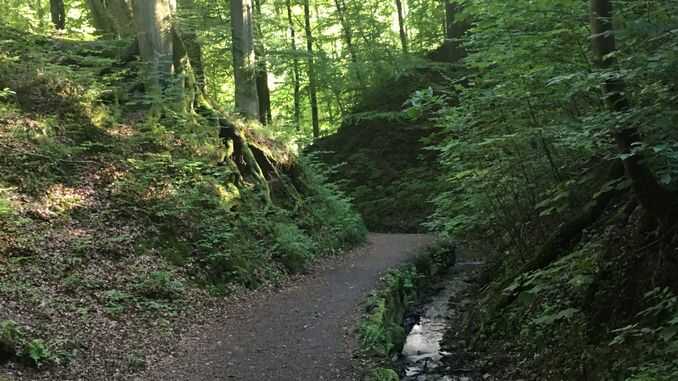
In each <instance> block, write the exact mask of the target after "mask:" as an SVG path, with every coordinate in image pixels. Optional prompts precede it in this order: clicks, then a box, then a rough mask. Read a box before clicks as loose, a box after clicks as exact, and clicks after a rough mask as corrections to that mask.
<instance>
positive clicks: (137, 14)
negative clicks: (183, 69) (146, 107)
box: [132, 0, 178, 103]
mask: <svg viewBox="0 0 678 381" xmlns="http://www.w3.org/2000/svg"><path fill="white" fill-rule="evenodd" d="M132 7H133V9H134V25H135V29H136V32H137V40H138V42H139V53H140V55H141V59H142V61H143V62H144V69H145V70H144V72H145V78H146V83H147V87H148V89H147V90H148V91H147V93H149V94H151V95H152V96H153V97H154V98H155V102H156V103H158V102H159V101H160V102H162V101H164V100H161V99H160V98H161V97H165V96H170V97H176V96H177V95H178V94H176V93H174V94H172V92H171V91H168V90H170V89H171V86H170V85H171V84H172V82H173V78H172V77H173V75H174V68H175V66H174V62H175V57H174V35H173V22H174V20H173V18H174V15H175V12H176V0H133V1H132ZM172 87H173V86H172ZM176 100H178V99H174V100H173V101H176Z"/></svg>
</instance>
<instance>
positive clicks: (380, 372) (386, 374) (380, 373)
mask: <svg viewBox="0 0 678 381" xmlns="http://www.w3.org/2000/svg"><path fill="white" fill-rule="evenodd" d="M398 380H400V377H399V376H398V373H396V372H395V371H394V370H393V369H385V368H377V369H373V370H371V371H370V372H369V373H368V375H367V378H366V381H398Z"/></svg>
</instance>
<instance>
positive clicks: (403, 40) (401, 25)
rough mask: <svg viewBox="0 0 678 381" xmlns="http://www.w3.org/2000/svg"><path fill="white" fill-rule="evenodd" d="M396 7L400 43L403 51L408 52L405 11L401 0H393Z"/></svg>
mask: <svg viewBox="0 0 678 381" xmlns="http://www.w3.org/2000/svg"><path fill="white" fill-rule="evenodd" d="M395 3H396V9H397V11H398V29H399V31H400V44H401V45H402V48H403V53H405V54H408V53H409V47H408V45H409V44H408V41H407V30H406V29H405V12H404V10H403V3H402V0H395Z"/></svg>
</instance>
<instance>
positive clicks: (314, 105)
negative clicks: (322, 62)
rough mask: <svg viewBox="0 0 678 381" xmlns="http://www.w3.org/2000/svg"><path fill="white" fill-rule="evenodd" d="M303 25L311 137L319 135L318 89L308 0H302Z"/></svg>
mask: <svg viewBox="0 0 678 381" xmlns="http://www.w3.org/2000/svg"><path fill="white" fill-rule="evenodd" d="M304 27H305V29H306V54H307V59H308V82H309V83H308V92H309V96H310V101H311V119H312V122H313V138H315V139H317V138H319V137H320V119H319V117H318V89H317V78H316V74H315V63H314V62H313V61H314V55H313V32H312V31H311V9H310V6H309V0H304Z"/></svg>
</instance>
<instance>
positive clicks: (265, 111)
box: [254, 0, 273, 125]
mask: <svg viewBox="0 0 678 381" xmlns="http://www.w3.org/2000/svg"><path fill="white" fill-rule="evenodd" d="M254 8H255V20H254V25H255V27H256V32H257V36H256V38H255V41H254V42H255V43H254V51H255V54H254V55H255V57H256V61H257V96H258V97H259V121H260V122H261V124H264V125H266V124H269V123H271V122H272V121H273V120H272V119H273V115H272V112H271V90H270V89H269V87H268V61H267V60H266V45H265V44H264V32H263V30H262V29H261V24H260V22H259V20H261V19H262V17H261V0H254Z"/></svg>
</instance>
